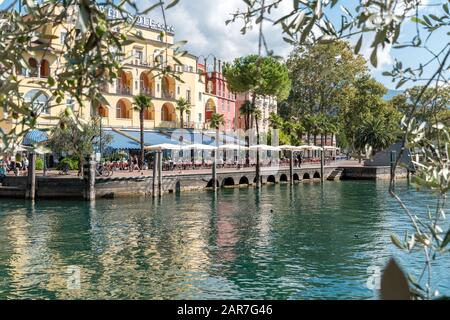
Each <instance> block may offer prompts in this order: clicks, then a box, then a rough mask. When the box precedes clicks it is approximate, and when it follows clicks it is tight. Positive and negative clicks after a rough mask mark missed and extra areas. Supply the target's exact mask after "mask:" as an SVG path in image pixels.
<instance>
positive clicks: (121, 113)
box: [116, 99, 133, 119]
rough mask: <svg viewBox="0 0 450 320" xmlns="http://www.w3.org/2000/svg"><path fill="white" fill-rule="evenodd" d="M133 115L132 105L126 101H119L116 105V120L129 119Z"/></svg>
mask: <svg viewBox="0 0 450 320" xmlns="http://www.w3.org/2000/svg"><path fill="white" fill-rule="evenodd" d="M132 115H133V110H132V105H131V102H130V100H128V99H120V100H119V101H117V105H116V118H117V119H131V118H132Z"/></svg>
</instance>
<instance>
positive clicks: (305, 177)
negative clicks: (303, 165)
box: [303, 172, 311, 180]
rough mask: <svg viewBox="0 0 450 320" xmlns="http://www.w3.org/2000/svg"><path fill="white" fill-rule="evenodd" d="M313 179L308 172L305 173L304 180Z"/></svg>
mask: <svg viewBox="0 0 450 320" xmlns="http://www.w3.org/2000/svg"><path fill="white" fill-rule="evenodd" d="M309 179H311V176H310V175H309V173H308V172H305V174H304V175H303V180H309Z"/></svg>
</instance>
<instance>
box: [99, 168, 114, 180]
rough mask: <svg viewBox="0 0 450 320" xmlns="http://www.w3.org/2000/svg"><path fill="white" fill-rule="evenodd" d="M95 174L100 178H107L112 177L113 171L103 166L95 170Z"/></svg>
mask: <svg viewBox="0 0 450 320" xmlns="http://www.w3.org/2000/svg"><path fill="white" fill-rule="evenodd" d="M95 173H96V175H97V176H100V177H104V178H109V177H111V176H112V175H113V173H114V171H113V170H112V169H111V168H108V167H106V166H104V165H99V166H98V167H97V168H96V169H95Z"/></svg>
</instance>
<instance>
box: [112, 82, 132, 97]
mask: <svg viewBox="0 0 450 320" xmlns="http://www.w3.org/2000/svg"><path fill="white" fill-rule="evenodd" d="M116 93H117V94H122V95H131V94H133V91H132V90H131V88H130V87H128V86H125V85H123V84H121V83H119V85H118V86H117V90H116Z"/></svg>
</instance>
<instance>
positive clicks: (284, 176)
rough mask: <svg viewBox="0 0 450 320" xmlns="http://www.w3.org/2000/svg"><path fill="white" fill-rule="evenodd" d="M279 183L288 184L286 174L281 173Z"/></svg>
mask: <svg viewBox="0 0 450 320" xmlns="http://www.w3.org/2000/svg"><path fill="white" fill-rule="evenodd" d="M280 182H288V177H287V175H286V174H284V173H283V174H282V175H281V176H280Z"/></svg>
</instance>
